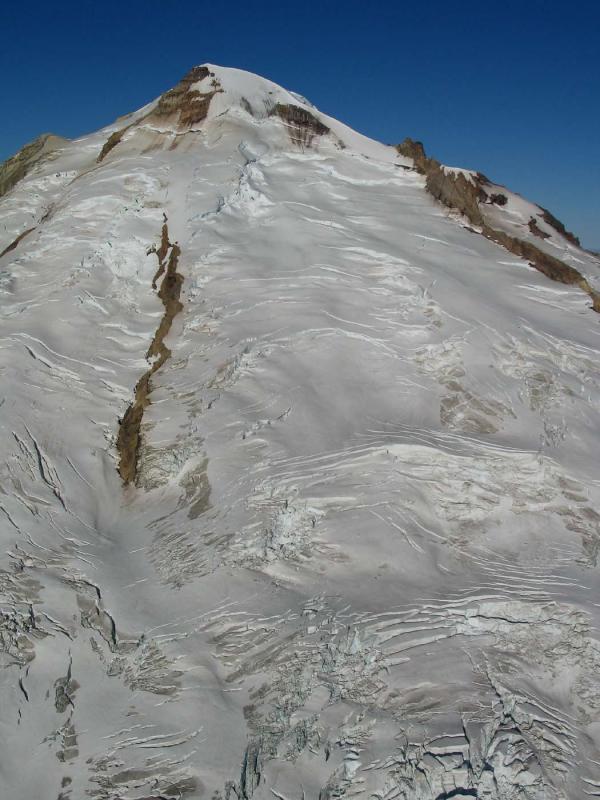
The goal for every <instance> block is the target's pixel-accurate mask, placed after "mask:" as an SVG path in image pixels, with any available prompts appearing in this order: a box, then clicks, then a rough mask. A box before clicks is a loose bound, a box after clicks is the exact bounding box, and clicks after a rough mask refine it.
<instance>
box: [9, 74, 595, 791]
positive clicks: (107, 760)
mask: <svg viewBox="0 0 600 800" xmlns="http://www.w3.org/2000/svg"><path fill="white" fill-rule="evenodd" d="M207 69H208V70H209V72H212V73H214V74H213V75H208V76H206V77H205V78H203V79H202V81H205V83H202V81H199V82H198V83H199V84H201V85H199V86H196V85H195V84H194V83H193V82H190V81H188V83H187V84H185V85H184V86H183V88H182V89H181V90H178V92H176V93H175V95H170V97H169V99H168V102H172V106H170V107H169V108H170V109H172V108H175V109H176V112H177V103H178V102H179V100H178V97H179V98H180V97H181V96H182V95H185V97H186V101H185V102H186V104H187V106H186V107H189V105H190V103H191V104H192V106H193V107H194V108H196V109H198V108H199V105H198V104H199V103H200V104H202V109H203V111H202V113H204V110H205V104H204V100H203V99H202V98H203V97H205V96H206V95H207V94H209V91H208V87H209V86H212V89H211V90H215V93H214V95H213V96H212V97H211V99H210V102H209V104H208V111H207V113H206V114H205V116H204V118H203V119H202V120H201V121H199V122H198V123H193V124H191V125H189V126H188V127H186V126H185V125H182V124H181V123H180V118H178V117H177V113H176V112H174V113H173V114H172V116H171V118H170V119H169V121H166V120H165V119H163V122H162V123H161V124H160V125H158V124H157V122H156V118H155V117H152V114H153V113H154V111H155V110H156V108H157V107H158V105H159V104H160V100H158V101H155V102H154V103H151V104H149V106H147V107H146V108H144V109H142V110H140V111H139V112H136V113H135V114H134V115H132V116H130V117H128V118H126V119H125V120H119V121H118V122H117V123H116V124H115V125H112V126H109V127H108V128H106V129H104V130H103V131H100V132H98V133H96V134H92V135H91V136H86V137H83V138H82V139H79V140H77V141H75V142H71V143H68V144H65V145H64V147H63V148H62V149H60V150H57V151H54V152H53V153H52V154H51V155H50V156H49V157H48V158H47V159H46V160H41V161H40V162H39V163H37V165H36V166H35V168H33V169H32V170H31V171H30V173H29V174H28V175H27V176H26V177H25V178H24V179H23V180H22V181H20V182H19V183H18V184H17V185H16V186H15V187H14V188H13V189H12V190H11V191H10V192H9V193H8V194H7V195H6V196H5V197H4V198H2V200H1V201H0V213H1V233H2V236H3V241H2V242H1V243H0V252H1V251H2V250H3V249H5V247H7V246H9V245H11V244H14V242H15V240H16V239H17V238H18V237H20V236H21V238H20V241H18V243H16V244H15V246H14V247H13V248H12V249H10V250H9V251H8V252H6V254H5V255H4V256H3V257H2V260H1V261H0V291H1V292H2V302H1V305H0V374H1V375H2V384H1V387H0V423H1V425H2V437H1V439H0V447H1V448H2V459H1V461H0V531H1V533H0V541H1V544H2V548H1V552H2V553H3V555H2V566H1V568H0V659H1V663H2V666H3V667H4V669H2V671H1V672H0V675H1V681H2V683H1V691H2V701H1V703H2V715H1V720H0V726H1V729H0V730H1V735H2V747H1V749H0V775H1V782H2V788H3V791H4V793H5V794H6V796H11V797H15V798H17V797H18V798H21V797H22V798H37V797H40V798H41V797H52V798H53V797H58V798H61V799H62V800H66V799H67V798H70V799H71V800H78V799H79V798H83V797H95V798H104V799H105V800H109V799H110V800H117V798H119V799H121V800H142V798H150V797H155V798H159V797H162V798H201V797H202V798H204V797H206V798H210V797H223V798H232V797H233V796H235V797H237V798H239V800H242V799H243V800H249V799H250V798H255V799H256V800H263V799H264V800H266V798H272V797H273V796H274V797H277V798H282V800H293V798H301V797H306V798H317V797H320V798H323V800H326V798H333V797H344V796H348V797H350V796H355V797H356V796H364V797H377V798H381V800H391V798H394V800H396V799H398V800H402V799H404V800H444V798H470V797H479V798H486V799H488V798H489V799H490V800H542V799H543V800H548V799H549V798H554V800H565V799H566V798H569V800H570V799H571V798H573V799H575V798H581V797H585V796H590V797H593V796H596V795H598V794H599V793H600V769H599V764H600V757H599V753H598V746H599V743H600V742H599V738H600V733H599V732H600V683H599V677H598V676H599V675H600V650H599V646H598V639H597V624H598V616H599V611H598V609H599V605H598V602H597V593H598V563H597V562H598V552H599V543H600V538H599V537H600V530H599V523H600V513H599V510H600V483H599V481H598V472H597V463H598V457H597V454H598V443H599V436H600V425H599V419H600V417H599V414H600V391H599V390H600V374H599V372H598V364H599V355H600V353H599V350H600V338H599V330H600V329H599V327H598V316H597V315H596V314H594V312H593V311H591V310H590V308H589V299H588V298H587V296H586V295H585V294H584V293H583V292H581V291H580V290H579V289H578V288H577V287H571V286H565V285H561V284H557V283H553V282H551V281H549V280H548V278H546V277H545V276H544V275H542V274H541V273H540V272H537V271H535V270H533V269H532V268H531V267H530V266H529V265H528V264H527V263H526V262H525V261H523V260H521V259H518V258H516V257H515V256H512V255H510V254H508V253H507V252H506V251H505V250H503V249H502V248H500V247H499V246H497V245H496V244H494V243H493V242H491V241H488V240H486V239H485V238H483V237H480V236H477V235H476V234H474V233H473V232H472V231H470V230H468V229H466V228H465V227H464V226H463V224H462V223H461V220H460V219H456V218H454V216H453V215H451V214H449V212H448V210H447V209H445V208H444V207H442V206H440V205H438V204H436V202H435V201H434V200H433V199H432V198H431V196H430V195H429V194H428V193H427V192H426V190H425V185H424V184H425V182H424V178H423V177H422V176H421V175H419V174H418V173H417V172H416V171H414V170H413V169H412V168H411V167H412V160H411V159H408V158H404V157H401V156H398V154H397V153H396V151H395V150H394V149H393V148H389V147H385V146H384V145H381V144H378V143H376V142H369V141H368V140H365V139H364V137H361V136H360V135H359V134H355V133H353V132H351V131H349V130H348V129H347V128H345V127H344V126H343V125H341V124H340V123H337V122H335V121H334V120H331V119H330V118H328V117H326V116H325V115H323V114H321V113H320V112H318V111H317V110H316V109H315V108H314V107H312V106H311V105H310V104H309V103H307V102H306V101H304V100H303V99H301V98H299V97H298V96H297V95H294V94H292V93H290V92H286V91H285V90H283V89H281V88H279V87H277V86H275V85H274V84H271V83H270V82H268V81H264V80H263V79H261V78H258V77H256V76H250V75H248V74H247V73H242V72H240V71H237V70H227V69H222V68H219V67H213V66H211V65H207ZM212 81H216V84H218V85H216V86H215V85H213V84H212V83H211V82H212ZM219 89H220V91H218V90H219ZM194 91H198V92H199V95H194V94H192V95H190V92H194ZM244 100H245V101H246V102H244ZM167 105H168V104H167V103H166V102H163V104H162V107H163V108H164V107H165V106H167ZM278 105H279V106H283V107H288V106H293V107H295V108H297V109H300V110H301V111H302V112H306V113H299V112H298V111H297V110H296V111H293V110H292V111H290V110H289V109H287V110H284V111H281V114H280V113H277V112H275V113H273V109H276V108H277V106H278ZM280 110H281V109H280ZM307 115H309V116H307ZM323 128H325V129H326V131H323ZM123 130H124V131H125V132H124V133H123V134H122V135H121V137H120V138H119V137H115V140H116V139H118V141H116V143H115V144H114V146H113V147H111V148H110V150H109V152H107V153H106V154H105V156H104V157H103V158H102V160H101V161H98V157H99V155H100V152H101V150H102V149H103V147H104V145H105V144H106V142H107V140H108V139H109V137H111V136H113V134H115V133H117V132H120V131H123ZM514 202H516V201H514ZM512 210H513V199H512V197H511V198H510V202H509V207H508V209H507V210H506V211H505V212H501V211H498V214H500V213H506V214H507V215H508V212H512ZM494 213H496V212H495V211H494ZM505 218H506V219H509V216H506V217H505ZM540 227H542V225H541V224H540ZM165 229H166V231H165ZM26 231H29V232H28V233H27V235H25V236H22V234H23V233H24V232H26ZM557 235H558V234H557ZM565 247H566V245H565ZM569 247H570V248H572V250H570V251H569V252H570V253H571V255H572V256H573V257H576V258H579V259H581V261H582V262H585V265H586V266H585V269H586V274H589V275H590V276H591V277H593V275H594V274H595V275H597V274H598V262H597V260H594V259H593V258H592V257H591V256H590V255H589V254H585V253H583V251H581V250H580V249H579V248H577V247H576V245H575V244H573V243H570V244H569ZM174 254H175V256H174ZM173 259H174V261H173ZM144 376H147V381H148V382H147V385H146V386H144V385H143V381H144V380H145V377H144ZM146 390H147V391H146ZM145 391H146V394H145V395H144V392H145ZM142 395H143V397H142ZM140 397H142V399H143V402H142V403H141V406H143V407H142V409H141V410H142V412H143V413H142V414H141V415H140V420H139V429H138V431H137V435H138V438H137V440H136V439H135V437H128V436H125V435H124V434H120V431H121V429H122V427H123V425H128V424H129V421H131V418H132V416H135V414H134V413H133V412H131V411H130V409H132V408H133V407H134V405H135V402H136V399H139V398H140ZM128 413H129V417H128V416H127V415H128ZM128 420H129V421H128ZM119 439H121V440H123V439H125V440H126V443H125V447H126V448H129V450H127V452H128V457H129V459H130V462H131V463H132V464H133V469H132V471H130V472H127V473H125V471H124V470H123V469H121V474H120V473H119V469H120V468H121V467H122V461H121V459H122V452H121V450H122V448H121V450H120V448H119V447H118V443H119ZM132 443H133V444H132Z"/></svg>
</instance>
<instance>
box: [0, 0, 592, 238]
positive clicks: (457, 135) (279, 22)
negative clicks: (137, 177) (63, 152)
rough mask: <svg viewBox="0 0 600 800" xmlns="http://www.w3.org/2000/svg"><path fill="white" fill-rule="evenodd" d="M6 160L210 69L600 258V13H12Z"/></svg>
mask: <svg viewBox="0 0 600 800" xmlns="http://www.w3.org/2000/svg"><path fill="white" fill-rule="evenodd" d="M0 34H1V47H0V67H1V68H2V75H3V81H2V84H1V88H0V99H1V108H2V111H3V113H2V119H1V124H0V159H3V158H6V157H8V156H9V155H11V154H12V153H13V152H14V151H15V150H17V149H18V148H19V147H20V146H21V145H23V144H24V143H25V142H27V141H29V140H31V139H33V138H35V136H37V135H38V134H40V133H42V132H45V131H51V132H53V133H58V134H61V135H63V136H67V137H69V138H72V137H76V136H79V135H81V134H83V133H87V132H89V131H92V130H95V129H97V128H99V127H102V126H103V125H106V124H108V123H109V122H111V121H112V120H113V119H114V118H115V117H117V116H119V115H121V114H124V113H126V112H129V111H132V110H134V109H135V108H138V107H140V106H141V105H143V104H144V103H146V102H148V101H149V100H151V99H152V98H154V97H155V96H157V95H158V94H160V93H161V92H163V91H165V90H166V89H167V88H169V87H171V86H172V85H173V84H175V83H176V82H177V81H178V80H179V78H180V77H181V76H182V75H183V74H184V73H185V72H186V71H187V70H188V69H189V68H190V67H191V66H192V65H194V64H199V63H202V62H205V61H208V62H211V63H213V64H221V65H225V66H232V67H239V68H241V69H247V70H250V71H252V72H257V73H259V74H261V75H264V76H265V77H268V78H270V79H272V80H274V81H276V82H277V83H280V84H282V85H283V86H285V87H286V88H288V89H292V90H294V91H297V92H300V93H301V94H303V95H305V96H306V97H308V98H309V99H310V100H311V101H312V102H313V103H314V104H315V105H317V106H318V107H319V108H321V109H322V110H323V111H325V112H327V113H328V114H331V115H332V116H334V117H337V118H338V119H340V120H342V121H343V122H345V123H347V124H349V125H351V126H352V127H354V128H356V129H357V130H359V131H361V132H362V133H365V134H367V135H368V136H372V137H374V138H376V139H380V140H381V141H385V142H388V143H397V142H399V141H401V140H402V139H403V138H404V137H405V136H412V137H413V138H416V139H421V140H422V141H423V142H424V143H425V146H426V149H427V151H428V152H429V154H430V155H433V156H435V157H436V158H438V159H439V160H440V161H443V162H444V163H447V164H450V165H454V166H464V167H471V168H474V169H478V170H480V171H481V172H484V173H486V174H487V175H488V177H490V178H492V179H495V180H497V181H498V182H500V183H505V184H506V185H507V186H510V187H511V188H512V189H514V190H515V191H518V192H521V193H522V194H524V195H526V196H527V197H528V198H529V199H531V200H534V201H536V202H538V203H540V204H541V205H543V206H546V207H547V208H549V209H550V210H551V211H552V212H553V213H555V214H556V215H557V216H558V217H559V218H560V219H561V220H562V221H563V222H564V223H565V224H566V225H567V227H569V228H571V229H573V230H574V232H575V233H577V234H579V235H580V237H581V238H582V241H583V243H584V245H586V246H588V247H592V248H596V249H600V0H571V2H558V0H545V2H542V1H541V0H520V2H515V0H503V1H502V2H501V1H500V0H487V1H485V0H479V2H472V1H471V0H443V1H442V0H437V1H435V2H434V0H420V2H419V1H418V0H411V2H403V0H395V2H377V0H371V2H369V0H360V1H358V0H344V2H339V1H338V0H336V2H328V0H308V2H299V1H298V0H296V2H286V0H278V2H273V1H272V0H268V2H252V0H245V2H238V0H212V2H204V0H195V1H194V2H192V1H191V0H121V2H115V1H114V0H104V1H103V2H89V0H79V1H78V2H73V0H63V2H48V0H44V2H40V1H39V0H29V2H27V3H25V2H22V0H20V2H14V0H4V2H3V4H2V11H1V12H0Z"/></svg>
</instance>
